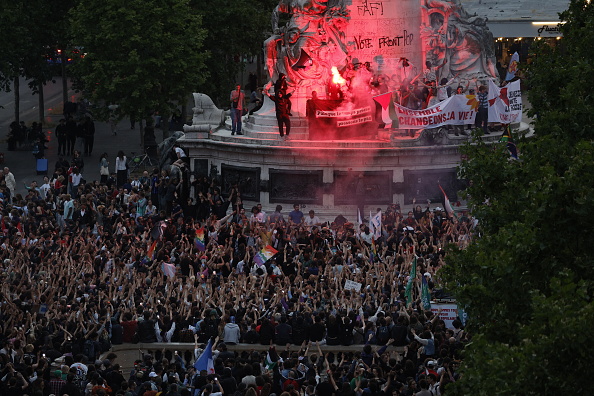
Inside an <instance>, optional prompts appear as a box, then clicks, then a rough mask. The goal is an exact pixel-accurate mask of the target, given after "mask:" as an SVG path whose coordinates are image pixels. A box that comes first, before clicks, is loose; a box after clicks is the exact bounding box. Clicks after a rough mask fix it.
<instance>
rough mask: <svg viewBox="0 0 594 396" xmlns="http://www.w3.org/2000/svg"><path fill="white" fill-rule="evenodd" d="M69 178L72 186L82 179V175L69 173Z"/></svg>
mask: <svg viewBox="0 0 594 396" xmlns="http://www.w3.org/2000/svg"><path fill="white" fill-rule="evenodd" d="M70 179H71V180H72V186H73V187H76V186H78V185H79V184H80V180H81V179H82V175H81V174H80V173H79V174H78V175H77V174H76V173H73V174H71V175H70Z"/></svg>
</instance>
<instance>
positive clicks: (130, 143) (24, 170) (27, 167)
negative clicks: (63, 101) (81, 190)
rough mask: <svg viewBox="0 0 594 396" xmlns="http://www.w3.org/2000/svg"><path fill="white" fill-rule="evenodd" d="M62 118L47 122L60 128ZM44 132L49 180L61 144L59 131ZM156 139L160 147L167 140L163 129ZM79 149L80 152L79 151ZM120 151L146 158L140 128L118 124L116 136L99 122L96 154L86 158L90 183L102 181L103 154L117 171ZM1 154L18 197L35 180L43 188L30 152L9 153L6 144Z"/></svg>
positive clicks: (96, 134)
mask: <svg viewBox="0 0 594 396" xmlns="http://www.w3.org/2000/svg"><path fill="white" fill-rule="evenodd" d="M60 118H62V116H61V115H53V114H50V115H46V121H49V122H50V123H51V124H50V125H57V124H58V121H59V120H60ZM43 130H44V132H45V134H46V136H47V138H48V139H49V142H47V143H46V146H47V147H48V149H47V150H46V151H45V157H46V158H47V159H48V176H50V177H51V175H52V173H53V171H54V167H55V164H56V161H57V160H58V155H57V153H58V141H57V139H56V138H55V137H54V131H55V127H52V128H49V127H46V128H44V129H43ZM155 136H156V138H157V142H158V143H160V142H161V141H162V138H163V133H162V131H161V130H160V129H157V130H155ZM76 149H80V148H79V147H76ZM119 150H123V151H124V153H125V154H126V156H127V157H128V158H130V157H131V155H132V152H134V153H135V154H136V155H139V154H142V151H143V150H142V148H141V147H140V129H139V124H138V123H136V127H135V129H130V122H129V121H128V120H127V119H124V120H122V121H120V122H119V123H118V131H117V135H116V136H113V135H112V134H111V129H110V127H109V124H107V123H105V122H97V121H96V122H95V144H94V147H93V153H92V155H91V156H90V157H83V159H84V162H85V167H84V170H83V177H84V178H85V179H86V180H87V182H92V181H93V180H99V178H100V175H99V157H100V156H101V154H103V153H107V155H108V156H109V157H108V160H109V168H110V171H113V168H114V166H115V157H116V156H117V153H118V151H119ZM0 152H3V153H4V164H2V165H0V166H1V167H2V168H4V167H5V166H7V167H9V168H10V171H11V172H12V173H13V174H14V177H15V179H16V182H17V189H16V192H17V193H20V194H23V196H24V195H25V194H26V188H25V185H27V186H28V185H29V184H30V183H31V182H32V181H34V180H36V181H37V183H38V185H41V184H43V175H37V172H36V160H35V157H34V156H33V154H32V153H31V151H30V150H28V151H25V150H24V149H23V150H20V149H19V150H17V151H8V145H7V144H6V143H3V144H2V146H1V147H0ZM81 152H82V150H81Z"/></svg>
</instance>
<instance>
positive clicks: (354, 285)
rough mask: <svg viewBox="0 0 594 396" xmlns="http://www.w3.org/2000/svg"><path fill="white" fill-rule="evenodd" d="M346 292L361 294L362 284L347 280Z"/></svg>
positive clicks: (345, 284)
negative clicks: (352, 291)
mask: <svg viewBox="0 0 594 396" xmlns="http://www.w3.org/2000/svg"><path fill="white" fill-rule="evenodd" d="M344 290H354V291H356V292H360V291H361V283H359V282H355V281H352V280H350V279H347V280H346V281H345V283H344Z"/></svg>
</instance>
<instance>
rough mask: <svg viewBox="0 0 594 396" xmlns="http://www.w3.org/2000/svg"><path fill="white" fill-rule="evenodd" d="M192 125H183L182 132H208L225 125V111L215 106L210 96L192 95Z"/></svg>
mask: <svg viewBox="0 0 594 396" xmlns="http://www.w3.org/2000/svg"><path fill="white" fill-rule="evenodd" d="M192 110H193V111H194V116H193V117H192V125H184V132H210V131H212V130H213V129H216V128H218V127H219V126H221V125H223V124H224V123H225V110H221V109H219V108H217V106H215V104H214V102H213V101H212V99H211V98H210V96H208V95H205V94H202V93H194V108H193V109H192Z"/></svg>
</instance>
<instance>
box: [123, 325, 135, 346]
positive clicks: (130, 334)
mask: <svg viewBox="0 0 594 396" xmlns="http://www.w3.org/2000/svg"><path fill="white" fill-rule="evenodd" d="M121 325H122V328H123V329H124V334H123V336H122V341H123V342H125V343H128V342H132V339H133V338H134V334H136V329H138V322H137V321H135V320H131V321H129V322H122V323H121Z"/></svg>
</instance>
